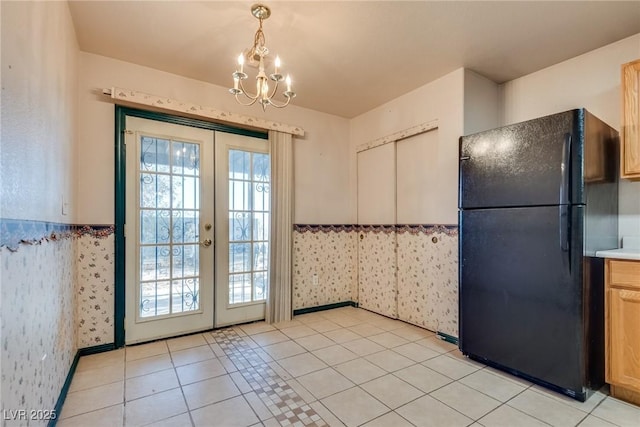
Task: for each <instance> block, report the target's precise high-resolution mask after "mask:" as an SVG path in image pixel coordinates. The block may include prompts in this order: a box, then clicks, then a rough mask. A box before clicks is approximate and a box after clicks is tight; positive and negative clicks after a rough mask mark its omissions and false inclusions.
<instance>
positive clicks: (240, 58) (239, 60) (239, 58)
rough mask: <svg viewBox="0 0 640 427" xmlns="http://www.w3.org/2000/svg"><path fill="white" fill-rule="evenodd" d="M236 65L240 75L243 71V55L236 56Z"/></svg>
mask: <svg viewBox="0 0 640 427" xmlns="http://www.w3.org/2000/svg"><path fill="white" fill-rule="evenodd" d="M238 65H239V66H240V72H241V73H242V72H243V71H244V55H243V54H240V55H238Z"/></svg>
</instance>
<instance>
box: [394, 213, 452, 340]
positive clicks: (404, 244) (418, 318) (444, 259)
mask: <svg viewBox="0 0 640 427" xmlns="http://www.w3.org/2000/svg"><path fill="white" fill-rule="evenodd" d="M397 239H398V317H399V318H400V319H401V320H404V321H406V322H409V323H413V324H415V325H418V326H422V327H424V328H427V329H430V330H432V331H440V332H444V333H446V334H449V335H453V336H458V234H457V228H445V227H422V226H419V227H409V226H404V227H399V228H398V232H397Z"/></svg>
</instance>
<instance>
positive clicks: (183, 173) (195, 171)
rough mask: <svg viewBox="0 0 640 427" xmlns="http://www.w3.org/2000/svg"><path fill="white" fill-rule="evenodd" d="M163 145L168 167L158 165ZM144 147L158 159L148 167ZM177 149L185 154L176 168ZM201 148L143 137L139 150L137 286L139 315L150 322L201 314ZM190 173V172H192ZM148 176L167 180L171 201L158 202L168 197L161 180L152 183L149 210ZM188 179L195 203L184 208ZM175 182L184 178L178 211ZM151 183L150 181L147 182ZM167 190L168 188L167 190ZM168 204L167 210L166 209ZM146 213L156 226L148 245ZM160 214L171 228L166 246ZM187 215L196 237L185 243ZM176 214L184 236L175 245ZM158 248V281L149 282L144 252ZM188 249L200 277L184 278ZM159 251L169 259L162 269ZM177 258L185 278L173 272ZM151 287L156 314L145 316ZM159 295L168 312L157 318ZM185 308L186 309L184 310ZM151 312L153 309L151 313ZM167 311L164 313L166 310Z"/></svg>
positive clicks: (156, 271)
mask: <svg viewBox="0 0 640 427" xmlns="http://www.w3.org/2000/svg"><path fill="white" fill-rule="evenodd" d="M159 141H160V142H162V143H165V142H167V143H168V145H167V146H168V150H167V152H166V153H165V154H166V155H165V157H166V160H165V163H161V162H159V161H158V158H159V152H158V146H159V144H158V142H159ZM145 143H147V144H148V145H147V148H148V149H149V148H151V147H153V148H154V149H155V153H152V154H155V157H154V158H153V161H152V162H151V163H148V162H146V161H145V158H146V156H147V155H148V154H150V153H149V152H148V150H145ZM189 146H190V147H191V150H190V152H189V158H190V160H191V163H192V164H191V165H187V166H185V158H186V157H187V156H186V153H187V151H186V148H187V147H189ZM176 149H181V150H179V151H180V152H182V153H185V155H184V156H181V162H180V163H179V164H178V165H176V164H175V163H176V162H175V161H176V157H177V156H178V155H180V154H178V153H177V152H176ZM200 151H201V150H200V144H199V143H197V142H187V141H176V140H172V139H164V138H159V137H152V136H146V135H143V136H142V138H141V150H140V162H139V163H138V174H139V179H140V183H141V187H140V190H139V191H138V194H137V198H138V221H139V224H140V226H139V230H138V234H137V238H138V247H139V257H140V262H139V264H138V268H139V269H140V270H139V271H140V273H139V274H138V280H139V285H138V311H137V314H138V316H139V317H140V318H143V319H146V320H148V319H151V318H156V317H167V316H171V315H182V314H185V313H192V312H198V311H200V310H201V305H200V301H199V293H200V283H199V279H200V274H199V272H200V260H199V252H198V251H199V228H200V227H199V222H200V216H199V209H200V191H201V189H200ZM189 171H191V172H189ZM145 176H146V177H148V178H151V177H152V176H153V177H156V178H157V177H165V178H168V180H167V181H168V200H166V201H163V200H159V198H160V197H163V195H164V196H165V197H166V194H167V193H166V192H164V193H162V192H161V191H159V190H160V189H159V188H158V182H159V181H160V180H158V179H152V182H153V183H155V188H154V191H153V194H154V200H153V204H154V206H153V207H149V206H147V205H146V204H145V203H147V201H145V200H144V184H145V182H144V180H145ZM185 177H187V178H191V179H192V180H193V184H194V185H193V186H192V191H193V193H192V196H193V203H192V204H191V205H190V208H185V207H184V206H185V194H186V192H185V191H184V189H185ZM174 178H181V181H180V185H181V191H180V200H179V202H180V203H177V204H179V205H181V206H182V207H176V206H174V204H175V203H174V201H175V197H174V189H175V188H174V186H175V185H176V181H175V180H174ZM147 180H148V179H147ZM164 190H166V188H165V189H164ZM167 204H168V206H167ZM145 212H147V213H148V212H155V224H154V229H155V241H154V242H147V243H143V241H144V239H143V233H144V231H145V230H144V226H143V224H144V213H145ZM161 212H165V215H166V213H168V215H167V216H168V224H167V223H166V222H165V225H166V227H165V231H166V238H165V239H164V240H165V241H163V242H159V239H158V219H159V217H161V215H159V213H161ZM186 212H191V213H192V214H193V217H192V220H193V225H192V227H193V237H192V239H191V240H190V241H185V227H184V224H185V222H184V219H185V215H184V214H185V213H186ZM176 213H179V217H180V218H181V220H182V236H180V242H179V243H178V242H175V239H174V230H175V227H176V224H175V221H174V218H175V217H176ZM152 247H155V251H156V255H155V258H154V260H155V271H154V275H155V277H154V278H153V279H150V278H147V279H146V280H145V279H143V277H144V268H143V263H144V256H143V252H144V251H145V248H152ZM187 247H191V250H192V251H193V252H194V257H193V258H192V259H193V260H194V265H193V269H194V270H193V272H194V273H197V274H191V275H185V274H184V267H185V263H184V259H185V249H186V248H187ZM159 248H163V250H164V251H165V253H164V254H163V255H164V256H165V257H166V258H167V259H168V265H165V267H164V268H163V269H159V268H158V254H157V252H158V250H159ZM176 255H181V257H182V260H183V261H182V262H181V270H182V275H181V276H179V277H177V276H174V271H175V262H174V259H175V256H176ZM158 270H161V271H162V270H167V273H166V276H165V274H162V277H158V276H159V275H158ZM176 282H179V283H180V288H181V290H182V292H181V304H180V309H181V310H180V311H177V310H174V289H175V288H174V283H176ZM185 282H188V283H190V284H191V287H187V289H188V290H189V292H187V293H186V294H185V292H184V288H185ZM149 286H152V287H153V289H154V292H153V302H154V304H153V312H149V313H148V314H146V313H145V311H147V310H145V307H144V306H145V301H146V300H145V299H144V298H143V296H144V295H143V294H144V289H145V287H147V288H148V287H149ZM160 286H162V287H163V288H166V290H165V289H163V290H162V293H160V292H159V288H160ZM159 295H167V298H166V299H167V310H168V312H162V313H160V314H158V312H159V306H158V296H159ZM185 296H189V298H191V303H190V304H189V303H185ZM185 305H186V306H187V307H185ZM148 310H151V309H148ZM163 311H164V310H163Z"/></svg>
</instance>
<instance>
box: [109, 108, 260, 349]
mask: <svg viewBox="0 0 640 427" xmlns="http://www.w3.org/2000/svg"><path fill="white" fill-rule="evenodd" d="M127 116H129V117H140V118H143V119H149V120H157V121H161V122H167V123H173V124H177V125H183V126H191V127H197V128H201V129H208V130H212V131H219V132H227V133H233V134H237V135H245V136H251V137H254V138H260V139H268V137H269V136H268V134H267V133H266V132H261V131H253V130H247V129H240V128H235V127H231V126H228V125H223V124H220V123H213V122H207V121H204V120H198V119H192V118H188V117H180V116H173V115H171V114H166V113H159V112H154V111H146V110H139V109H136V108H130V107H123V106H121V105H116V106H115V212H114V213H115V234H114V239H115V248H114V250H115V265H114V269H115V287H114V302H115V309H114V315H113V319H114V345H115V347H116V348H120V347H123V346H124V338H125V330H124V316H125V257H126V250H125V237H124V224H125V219H126V212H127V211H126V204H125V199H126V198H125V196H126V182H127V181H126V178H127V175H126V160H127V157H126V156H127V150H126V145H125V143H124V140H125V138H124V135H125V131H126V121H127Z"/></svg>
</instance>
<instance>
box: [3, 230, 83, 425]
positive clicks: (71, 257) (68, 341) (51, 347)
mask: <svg viewBox="0 0 640 427" xmlns="http://www.w3.org/2000/svg"><path fill="white" fill-rule="evenodd" d="M12 249H13V250H14V252H12V251H10V250H9V249H8V246H5V247H3V248H1V249H0V264H1V266H2V267H1V274H2V291H1V292H2V408H3V409H4V410H6V411H9V410H13V411H16V410H19V409H25V410H27V414H28V413H29V410H38V409H42V410H51V409H53V408H54V406H55V403H56V401H57V399H58V396H59V394H60V390H61V389H62V385H63V384H64V381H65V379H66V377H67V374H68V372H69V368H70V367H71V363H72V361H73V358H74V356H75V353H76V350H77V345H76V334H75V324H74V312H75V302H76V296H75V288H74V280H75V242H74V240H73V239H72V238H62V239H57V238H56V239H51V238H47V239H41V240H40V241H39V242H38V243H37V244H21V245H20V248H19V249H17V248H15V247H14V248H12ZM45 354H46V357H44V360H43V356H44V355H45ZM14 413H15V412H14ZM6 418H11V417H3V420H2V425H3V426H13V425H29V426H39V425H46V424H47V420H27V421H25V420H21V421H20V420H8V419H6Z"/></svg>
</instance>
